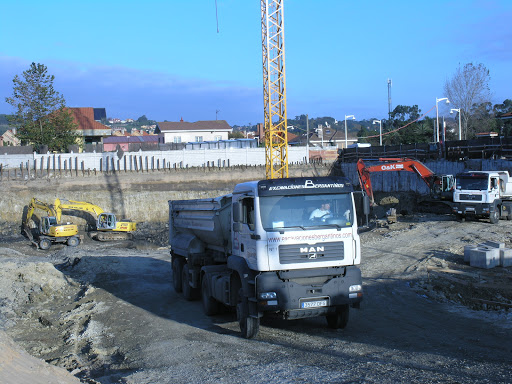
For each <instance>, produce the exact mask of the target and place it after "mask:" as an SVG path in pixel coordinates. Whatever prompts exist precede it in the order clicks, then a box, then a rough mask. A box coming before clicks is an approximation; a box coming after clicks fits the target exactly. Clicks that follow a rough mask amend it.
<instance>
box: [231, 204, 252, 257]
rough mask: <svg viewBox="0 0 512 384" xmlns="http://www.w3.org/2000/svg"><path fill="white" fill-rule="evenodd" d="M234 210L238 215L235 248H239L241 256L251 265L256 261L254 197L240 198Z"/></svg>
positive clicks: (236, 217)
mask: <svg viewBox="0 0 512 384" xmlns="http://www.w3.org/2000/svg"><path fill="white" fill-rule="evenodd" d="M234 210H236V211H237V213H236V214H234V215H233V221H234V231H233V243H234V247H233V248H234V250H236V249H237V248H238V252H239V256H241V257H243V258H245V259H247V261H248V263H249V265H250V264H252V263H253V262H255V261H256V236H255V235H254V229H255V213H254V196H240V198H239V199H238V202H237V203H235V205H234Z"/></svg>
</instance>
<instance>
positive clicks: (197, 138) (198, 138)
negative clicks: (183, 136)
mask: <svg viewBox="0 0 512 384" xmlns="http://www.w3.org/2000/svg"><path fill="white" fill-rule="evenodd" d="M203 141H204V140H203V136H196V143H202V142H203Z"/></svg>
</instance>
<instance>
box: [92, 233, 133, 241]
mask: <svg viewBox="0 0 512 384" xmlns="http://www.w3.org/2000/svg"><path fill="white" fill-rule="evenodd" d="M90 236H91V237H92V238H93V239H96V240H98V241H116V240H131V239H132V234H131V233H126V232H91V233H90Z"/></svg>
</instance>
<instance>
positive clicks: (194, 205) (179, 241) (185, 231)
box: [169, 195, 232, 257]
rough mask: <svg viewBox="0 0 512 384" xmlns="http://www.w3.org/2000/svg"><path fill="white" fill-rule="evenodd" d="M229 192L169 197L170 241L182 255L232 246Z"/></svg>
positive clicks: (226, 248) (222, 249)
mask: <svg viewBox="0 0 512 384" xmlns="http://www.w3.org/2000/svg"><path fill="white" fill-rule="evenodd" d="M231 200H232V199H231V195H224V196H220V197H216V198H211V199H194V200H169V244H170V245H171V249H172V250H173V251H174V252H176V253H177V254H180V255H182V256H185V257H188V256H189V255H190V254H191V253H202V252H204V251H205V249H215V250H218V251H220V252H223V253H226V252H229V250H230V249H231Z"/></svg>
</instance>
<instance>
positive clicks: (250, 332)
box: [236, 288, 260, 339]
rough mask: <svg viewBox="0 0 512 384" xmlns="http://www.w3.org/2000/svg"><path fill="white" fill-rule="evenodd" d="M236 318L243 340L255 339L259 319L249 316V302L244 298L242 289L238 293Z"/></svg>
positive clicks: (258, 328)
mask: <svg viewBox="0 0 512 384" xmlns="http://www.w3.org/2000/svg"><path fill="white" fill-rule="evenodd" d="M236 318H237V320H238V324H239V325H240V332H241V334H242V337H243V338H244V339H252V338H253V337H256V335H257V334H258V332H259V330H260V319H259V318H254V317H250V316H249V300H248V299H247V297H245V295H244V291H243V289H242V288H240V289H239V291H238V303H237V305H236Z"/></svg>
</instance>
